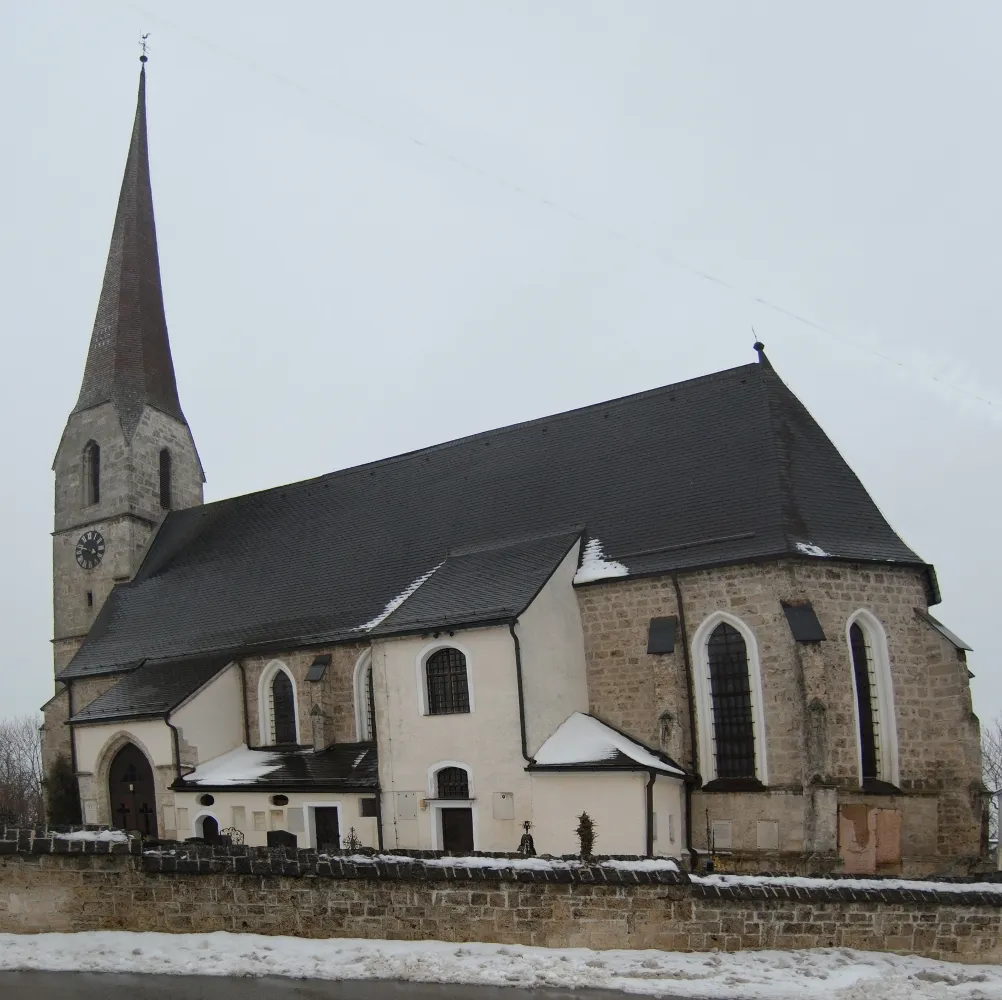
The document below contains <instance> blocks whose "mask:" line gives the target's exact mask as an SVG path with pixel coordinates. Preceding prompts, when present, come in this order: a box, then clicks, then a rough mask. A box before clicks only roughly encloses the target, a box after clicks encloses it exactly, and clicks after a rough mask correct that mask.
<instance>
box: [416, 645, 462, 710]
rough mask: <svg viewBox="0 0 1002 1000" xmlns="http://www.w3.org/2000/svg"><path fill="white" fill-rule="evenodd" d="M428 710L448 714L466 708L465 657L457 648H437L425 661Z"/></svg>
mask: <svg viewBox="0 0 1002 1000" xmlns="http://www.w3.org/2000/svg"><path fill="white" fill-rule="evenodd" d="M425 674H426V675H427V678H428V714H429V715H450V714H454V713H457V712H468V711H469V710H470V689H469V685H468V684H467V680H466V657H465V656H464V655H463V654H462V653H461V652H460V651H459V650H458V649H452V648H449V649H440V650H438V652H436V653H432V655H431V656H429V657H428V660H427V662H426V663H425Z"/></svg>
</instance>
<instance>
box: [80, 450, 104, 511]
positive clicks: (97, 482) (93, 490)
mask: <svg viewBox="0 0 1002 1000" xmlns="http://www.w3.org/2000/svg"><path fill="white" fill-rule="evenodd" d="M100 502H101V446H100V445H99V444H98V443H97V442H96V441H88V442H87V444H86V446H85V447H84V450H83V504H84V506H85V507H89V506H90V505H91V504H95V503H100Z"/></svg>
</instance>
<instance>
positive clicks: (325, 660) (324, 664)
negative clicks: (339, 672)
mask: <svg viewBox="0 0 1002 1000" xmlns="http://www.w3.org/2000/svg"><path fill="white" fill-rule="evenodd" d="M330 665H331V654H330V653H321V655H320V656H318V657H316V659H315V660H314V661H313V662H312V663H311V664H310V669H309V670H308V671H307V672H306V679H307V680H308V681H320V680H323V677H324V674H325V673H326V672H327V668H328V667H329V666H330Z"/></svg>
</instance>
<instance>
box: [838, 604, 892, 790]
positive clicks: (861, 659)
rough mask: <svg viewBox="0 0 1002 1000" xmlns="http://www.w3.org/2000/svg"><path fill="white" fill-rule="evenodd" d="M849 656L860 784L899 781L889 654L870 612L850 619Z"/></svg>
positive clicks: (885, 641) (878, 625)
mask: <svg viewBox="0 0 1002 1000" xmlns="http://www.w3.org/2000/svg"><path fill="white" fill-rule="evenodd" d="M848 638H849V655H850V658H851V659H852V684H853V688H854V690H855V694H856V698H855V701H856V727H857V737H858V740H859V743H858V745H859V767H860V775H859V777H860V783H861V784H866V783H867V782H872V781H884V782H887V783H889V784H891V785H897V783H898V747H897V726H896V724H895V719H894V689H893V685H892V682H891V666H890V656H889V654H888V651H887V639H886V638H885V635H884V629H883V626H882V625H881V624H880V622H879V621H878V620H877V619H876V618H875V617H874V616H873V615H872V614H870V613H869V612H867V611H857V612H856V614H855V615H853V616H852V618H851V619H850V620H849V635H848Z"/></svg>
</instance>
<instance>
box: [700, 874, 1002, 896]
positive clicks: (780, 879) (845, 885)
mask: <svg viewBox="0 0 1002 1000" xmlns="http://www.w3.org/2000/svg"><path fill="white" fill-rule="evenodd" d="M689 878H690V879H691V880H692V881H693V882H696V883H700V884H702V885H715V886H720V887H723V886H728V885H787V886H792V887H793V888H796V889H910V890H911V891H912V892H994V893H1002V882H924V881H922V880H920V879H903V878H839V879H834V878H810V877H808V876H804V875H690V876H689Z"/></svg>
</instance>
